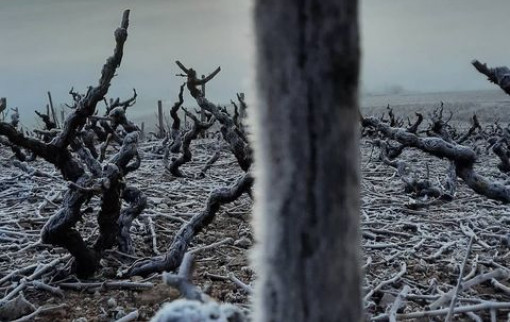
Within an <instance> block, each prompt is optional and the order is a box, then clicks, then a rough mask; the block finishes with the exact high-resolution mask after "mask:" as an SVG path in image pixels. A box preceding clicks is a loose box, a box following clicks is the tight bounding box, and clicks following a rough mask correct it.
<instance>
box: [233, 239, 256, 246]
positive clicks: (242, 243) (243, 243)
mask: <svg viewBox="0 0 510 322" xmlns="http://www.w3.org/2000/svg"><path fill="white" fill-rule="evenodd" d="M252 245H253V242H252V241H251V240H250V239H248V238H246V237H242V238H241V239H238V240H236V241H235V242H234V246H237V247H241V248H249V247H251V246H252Z"/></svg>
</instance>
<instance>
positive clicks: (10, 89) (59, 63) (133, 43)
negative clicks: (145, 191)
mask: <svg viewBox="0 0 510 322" xmlns="http://www.w3.org/2000/svg"><path fill="white" fill-rule="evenodd" d="M251 4H252V1H251V0H214V1H213V0H151V1H147V0H108V1H104V0H87V1H70V0H0V96H6V97H7V99H8V104H9V106H11V107H14V106H19V107H20V110H21V111H22V118H23V116H24V115H27V113H28V115H32V113H33V112H32V111H33V109H34V108H39V109H42V108H43V107H44V106H45V105H46V103H47V98H46V92H47V91H48V90H50V91H51V92H52V94H53V97H54V101H55V103H56V105H58V104H59V103H62V102H69V101H70V98H69V96H68V94H67V92H68V90H69V89H70V87H71V86H74V88H75V89H77V90H80V91H84V90H85V88H86V87H87V86H88V85H95V84H96V82H97V79H98V78H99V76H100V69H101V66H102V64H103V63H104V61H105V59H106V57H107V56H109V55H110V54H111V53H112V50H113V46H114V39H113V31H114V30H115V28H116V27H117V26H118V24H119V22H120V18H121V14H122V10H123V9H125V8H130V9H131V10H132V13H131V24H130V28H129V36H128V40H127V43H126V45H125V54H124V59H123V62H122V66H121V67H120V69H119V70H118V76H117V77H116V78H115V79H114V80H113V83H112V87H111V90H110V93H109V94H110V95H111V96H115V97H117V96H121V97H128V96H129V95H130V94H131V88H133V87H135V88H136V89H137V91H138V93H139V98H140V99H139V105H140V107H137V108H139V109H144V108H145V109H148V108H150V109H152V108H154V109H155V106H156V100H158V99H163V100H167V101H173V99H174V98H175V96H176V94H177V90H178V86H179V84H180V82H182V81H183V79H180V78H178V77H175V76H174V74H175V73H177V72H179V71H178V70H177V68H176V66H175V64H174V63H173V62H174V61H175V60H176V59H180V60H181V61H182V62H183V63H185V65H187V66H192V67H194V68H195V69H197V70H198V72H199V73H208V72H211V71H212V70H214V69H215V68H216V67H217V66H221V67H222V71H221V73H220V74H219V75H218V76H217V77H216V78H215V79H214V80H213V81H212V82H211V84H210V86H209V87H208V89H207V92H208V96H209V98H210V99H211V100H212V101H214V102H218V103H227V102H228V101H229V100H230V98H233V97H235V93H236V92H239V91H244V92H246V95H247V96H249V95H250V93H252V92H253V90H252V87H251V85H250V84H251V80H252V79H253V72H252V71H253V69H254V67H253V53H254V48H253V43H254V41H253V33H252V29H251V12H250V10H251ZM508 12H510V1H508V0H491V1H481V0H447V1H445V0H362V1H361V27H362V48H363V64H362V65H363V67H362V88H363V89H364V91H371V92H374V91H383V90H385V89H387V88H389V87H391V86H393V85H400V86H402V87H403V88H405V89H407V90H411V91H421V92H428V91H433V92H437V91H453V90H476V89H493V88H494V87H493V86H491V85H490V84H488V82H487V81H486V80H484V78H483V77H481V76H480V75H478V74H477V73H476V72H475V71H474V69H473V68H472V67H471V65H470V61H471V59H473V58H478V59H480V60H482V61H487V62H488V63H489V64H491V65H504V64H507V65H510V42H509V41H508V30H510V19H508ZM187 103H188V104H193V101H192V99H191V98H190V97H189V96H187Z"/></svg>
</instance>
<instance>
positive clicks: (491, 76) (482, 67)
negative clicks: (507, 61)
mask: <svg viewBox="0 0 510 322" xmlns="http://www.w3.org/2000/svg"><path fill="white" fill-rule="evenodd" d="M471 63H472V64H473V66H474V67H475V68H476V70H477V71H479V72H480V73H482V74H484V75H485V76H487V79H488V80H489V81H490V82H492V83H494V84H496V85H498V86H499V87H500V88H501V89H502V90H503V91H504V92H505V93H507V94H508V95H510V69H508V67H506V66H501V67H494V68H490V67H487V64H485V63H481V62H479V61H478V60H476V59H475V60H473V61H472V62H471Z"/></svg>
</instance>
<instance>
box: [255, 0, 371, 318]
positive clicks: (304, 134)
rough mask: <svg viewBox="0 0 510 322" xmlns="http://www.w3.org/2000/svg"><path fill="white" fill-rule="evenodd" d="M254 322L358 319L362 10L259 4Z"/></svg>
mask: <svg viewBox="0 0 510 322" xmlns="http://www.w3.org/2000/svg"><path fill="white" fill-rule="evenodd" d="M255 26H256V27H255V30H256V35H257V50H258V57H257V59H258V60H257V63H258V66H257V72H258V87H259V104H258V106H257V107H256V108H254V109H253V110H254V114H255V118H256V121H257V126H256V128H255V136H256V137H255V144H256V145H255V148H256V160H255V166H256V170H255V173H256V174H257V176H256V183H255V184H256V191H257V196H256V206H255V230H256V236H257V238H258V240H259V241H260V245H259V248H258V249H257V251H256V254H255V255H256V260H255V265H256V267H257V269H258V274H259V275H258V276H259V280H258V282H257V283H258V285H257V294H256V296H255V298H256V299H255V302H256V303H255V310H254V311H255V321H264V322H266V321H293V322H301V321H360V320H361V317H362V305H361V269H360V265H359V259H360V247H359V198H360V197H359V159H358V154H359V150H358V136H359V131H358V101H357V100H358V73H359V56H360V55H359V44H358V42H359V40H358V5H357V1H356V0H300V1H295V0H279V1H274V0H258V1H256V5H255Z"/></svg>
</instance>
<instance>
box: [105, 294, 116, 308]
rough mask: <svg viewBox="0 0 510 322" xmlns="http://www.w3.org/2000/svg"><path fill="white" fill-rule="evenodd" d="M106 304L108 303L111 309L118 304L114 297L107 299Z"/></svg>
mask: <svg viewBox="0 0 510 322" xmlns="http://www.w3.org/2000/svg"><path fill="white" fill-rule="evenodd" d="M106 305H108V308H109V309H113V308H114V307H116V306H117V301H116V300H115V299H114V298H113V297H110V298H109V299H108V301H106Z"/></svg>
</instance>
